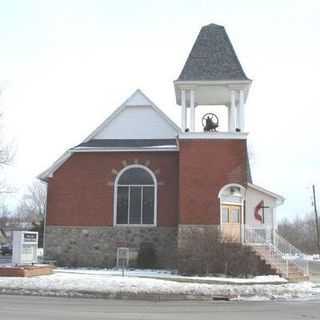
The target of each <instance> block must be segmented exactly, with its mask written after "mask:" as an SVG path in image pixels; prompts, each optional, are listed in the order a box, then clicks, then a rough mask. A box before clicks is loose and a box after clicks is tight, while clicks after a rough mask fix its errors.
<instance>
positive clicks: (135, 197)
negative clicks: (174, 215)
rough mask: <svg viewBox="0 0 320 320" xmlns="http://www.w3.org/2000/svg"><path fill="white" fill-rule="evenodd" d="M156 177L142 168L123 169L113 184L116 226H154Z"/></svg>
mask: <svg viewBox="0 0 320 320" xmlns="http://www.w3.org/2000/svg"><path fill="white" fill-rule="evenodd" d="M156 189H157V183H156V177H155V175H154V174H153V172H152V171H151V170H150V169H149V168H147V167H144V166H141V165H133V166H128V167H126V168H125V169H123V170H122V171H121V172H120V173H119V174H118V176H117V178H116V183H115V199H114V200H115V208H114V210H115V212H114V221H115V224H116V225H138V226H139V225H156Z"/></svg>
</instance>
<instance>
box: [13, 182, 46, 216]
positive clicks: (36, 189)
mask: <svg viewBox="0 0 320 320" xmlns="http://www.w3.org/2000/svg"><path fill="white" fill-rule="evenodd" d="M46 201H47V188H46V185H45V184H43V183H41V182H40V181H35V182H33V183H32V184H31V185H30V186H29V187H28V188H27V191H26V193H25V194H24V195H23V197H22V199H21V201H20V203H19V205H18V208H17V214H18V215H19V216H20V217H21V218H23V219H24V220H25V221H30V222H33V221H42V220H43V219H44V216H45V213H46Z"/></svg>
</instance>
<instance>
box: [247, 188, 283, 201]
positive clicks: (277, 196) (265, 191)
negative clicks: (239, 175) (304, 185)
mask: <svg viewBox="0 0 320 320" xmlns="http://www.w3.org/2000/svg"><path fill="white" fill-rule="evenodd" d="M248 188H251V189H253V190H256V191H259V192H262V193H265V194H267V195H268V196H270V197H271V198H274V199H276V200H278V203H277V204H278V205H281V204H283V202H284V201H285V198H284V197H282V196H280V195H279V194H277V193H274V192H271V191H269V190H267V189H264V188H262V187H260V186H257V185H255V184H252V183H248Z"/></svg>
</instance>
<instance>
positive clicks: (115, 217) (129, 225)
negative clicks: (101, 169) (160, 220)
mask: <svg viewBox="0 0 320 320" xmlns="http://www.w3.org/2000/svg"><path fill="white" fill-rule="evenodd" d="M131 168H142V169H144V170H146V171H147V172H148V173H149V174H150V175H151V177H152V179H153V183H154V185H153V187H154V211H153V212H154V213H153V223H152V224H129V223H128V224H117V199H118V186H119V184H118V181H119V179H120V177H121V175H122V174H123V173H124V172H125V171H127V170H129V169H131ZM120 186H122V185H120ZM123 186H125V185H123ZM141 186H142V185H141ZM143 186H149V187H150V185H143ZM129 195H130V193H129ZM157 197H158V182H157V177H156V176H155V174H154V173H153V171H152V170H150V169H149V168H148V167H146V166H143V165H141V164H132V165H128V166H126V167H124V168H123V169H122V170H120V172H119V173H118V174H117V177H116V179H115V181H114V186H113V226H114V227H135V226H138V227H141V226H146V227H147V226H148V227H156V226H157V206H158V205H157ZM129 204H130V201H129ZM128 215H129V206H128ZM128 222H129V216H128Z"/></svg>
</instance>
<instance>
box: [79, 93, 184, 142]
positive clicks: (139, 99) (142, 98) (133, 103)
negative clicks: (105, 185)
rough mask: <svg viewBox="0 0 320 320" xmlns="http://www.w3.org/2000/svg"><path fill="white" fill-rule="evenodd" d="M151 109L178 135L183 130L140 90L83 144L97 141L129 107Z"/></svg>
mask: <svg viewBox="0 0 320 320" xmlns="http://www.w3.org/2000/svg"><path fill="white" fill-rule="evenodd" d="M138 106H140V107H151V108H152V109H153V110H154V111H155V112H156V113H157V114H158V115H159V116H160V117H161V118H162V119H163V120H164V121H165V122H166V123H167V124H168V125H169V126H170V127H171V128H172V129H173V130H174V131H175V132H176V133H177V134H178V133H179V132H181V129H180V128H179V127H178V126H177V125H176V124H175V123H174V122H173V121H172V120H171V119H170V118H169V117H168V116H167V115H166V114H165V113H164V112H162V111H161V110H160V109H159V108H158V107H157V106H156V105H155V104H154V103H153V102H152V101H151V100H150V99H149V98H148V97H147V96H146V95H145V94H144V93H143V92H142V91H141V90H140V89H137V90H136V91H135V92H134V93H133V94H132V95H131V96H130V97H129V98H128V99H127V100H126V101H125V102H124V103H122V104H121V105H120V107H118V108H117V109H116V110H115V111H114V112H113V113H112V114H111V115H110V116H109V117H108V118H107V119H106V120H104V121H103V122H102V123H101V124H100V125H99V126H98V128H96V129H95V130H94V131H93V132H92V133H91V134H90V135H89V136H88V137H87V138H86V139H84V141H83V142H88V141H89V140H92V139H95V137H97V135H98V134H99V133H100V132H102V130H103V129H104V128H106V127H107V126H108V125H109V124H110V123H111V122H112V121H113V120H114V119H115V118H116V117H117V116H118V115H120V113H121V112H123V111H124V110H125V109H126V108H127V107H138Z"/></svg>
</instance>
